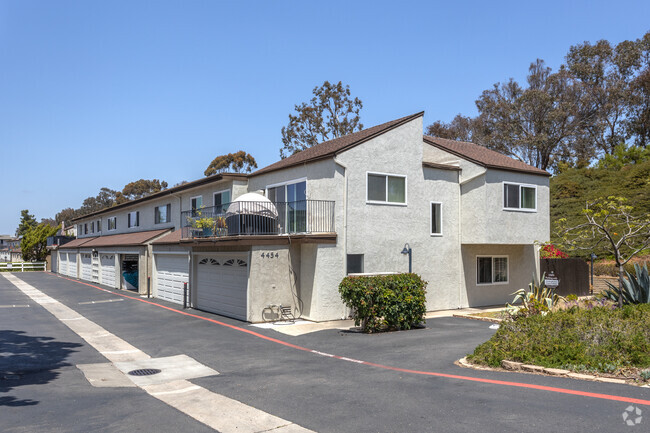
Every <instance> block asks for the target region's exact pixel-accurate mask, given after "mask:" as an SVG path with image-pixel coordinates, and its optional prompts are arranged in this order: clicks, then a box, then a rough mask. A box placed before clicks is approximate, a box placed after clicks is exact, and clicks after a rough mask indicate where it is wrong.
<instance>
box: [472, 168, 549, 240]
mask: <svg viewBox="0 0 650 433" xmlns="http://www.w3.org/2000/svg"><path fill="white" fill-rule="evenodd" d="M503 182H513V183H521V184H528V185H536V186H537V210H536V211H534V212H528V211H516V210H504V209H503ZM549 211H550V209H549V178H548V177H547V176H538V175H534V174H527V173H517V172H510V171H504V170H495V169H489V170H488V171H487V173H486V174H485V176H480V177H478V178H476V179H474V180H471V181H470V182H468V183H466V184H465V185H463V186H462V220H463V226H462V241H463V243H465V244H479V243H486V244H532V243H534V242H535V241H538V242H546V241H548V240H549V239H550V215H549Z"/></svg>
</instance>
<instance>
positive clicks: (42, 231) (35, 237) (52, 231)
mask: <svg viewBox="0 0 650 433" xmlns="http://www.w3.org/2000/svg"><path fill="white" fill-rule="evenodd" d="M59 228H60V226H56V227H52V226H51V225H49V224H44V223H43V224H39V225H37V226H33V227H30V228H29V230H27V231H26V232H25V234H24V235H23V238H22V240H21V241H20V248H21V250H22V255H23V260H24V261H26V262H29V261H36V262H40V261H43V260H45V257H46V256H47V238H48V237H50V236H54V235H56V232H57V231H59Z"/></svg>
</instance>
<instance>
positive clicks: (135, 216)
mask: <svg viewBox="0 0 650 433" xmlns="http://www.w3.org/2000/svg"><path fill="white" fill-rule="evenodd" d="M138 226H140V212H139V211H133V212H129V213H128V214H127V227H129V228H131V227H138Z"/></svg>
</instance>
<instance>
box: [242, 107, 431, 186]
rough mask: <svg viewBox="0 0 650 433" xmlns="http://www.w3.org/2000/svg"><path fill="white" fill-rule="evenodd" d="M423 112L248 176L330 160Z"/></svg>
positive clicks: (315, 148)
mask: <svg viewBox="0 0 650 433" xmlns="http://www.w3.org/2000/svg"><path fill="white" fill-rule="evenodd" d="M423 115H424V111H421V112H419V113H415V114H412V115H410V116H406V117H402V118H400V119H396V120H392V121H390V122H386V123H382V124H381V125H377V126H373V127H371V128H368V129H364V130H362V131H359V132H354V133H352V134H348V135H345V136H343V137H339V138H335V139H333V140H329V141H323V142H322V143H318V144H317V145H315V146H313V147H310V148H307V149H305V150H302V151H300V152H298V153H294V154H293V155H291V156H289V157H287V158H285V159H282V160H280V161H278V162H276V163H273V164H271V165H267V166H266V167H264V168H261V169H259V170H257V171H256V172H254V173H251V174H250V176H251V177H252V176H257V175H260V174H264V173H269V172H272V171H276V170H281V169H284V168H288V167H293V166H295V165H300V164H305V163H308V162H313V161H318V160H320V159H325V158H330V157H332V156H334V155H336V154H337V153H339V152H342V151H344V150H348V149H350V148H352V147H354V146H358V145H359V144H361V143H363V142H366V141H368V140H370V139H373V138H375V137H377V136H379V135H381V134H384V133H386V132H388V131H390V130H392V129H395V128H397V127H398V126H401V125H404V124H405V123H408V122H410V121H411V120H413V119H417V118H418V117H422V116H423Z"/></svg>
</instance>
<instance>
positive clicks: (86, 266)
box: [81, 253, 93, 281]
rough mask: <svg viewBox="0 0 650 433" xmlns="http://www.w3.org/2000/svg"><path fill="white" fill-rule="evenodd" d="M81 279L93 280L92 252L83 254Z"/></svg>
mask: <svg viewBox="0 0 650 433" xmlns="http://www.w3.org/2000/svg"><path fill="white" fill-rule="evenodd" d="M81 279H82V280H85V281H92V279H93V264H92V259H91V256H90V254H87V253H82V254H81Z"/></svg>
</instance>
